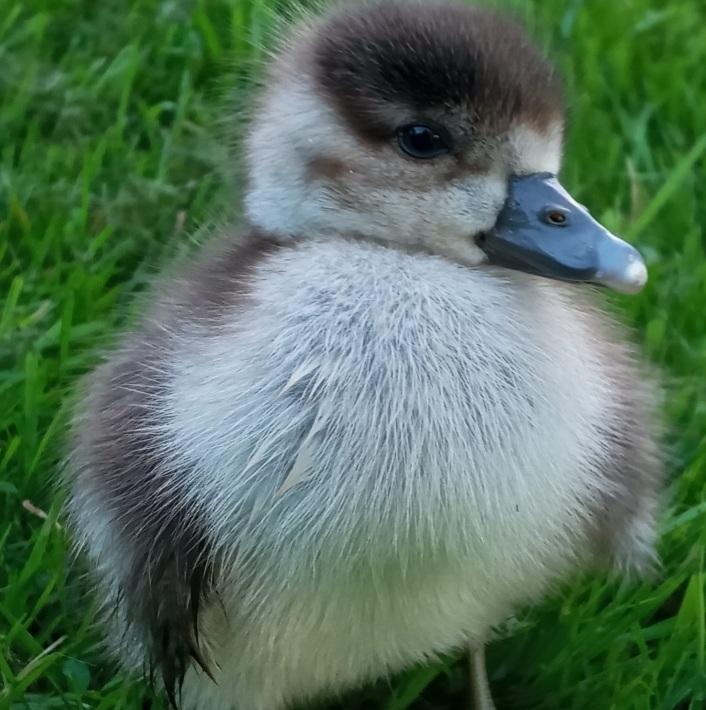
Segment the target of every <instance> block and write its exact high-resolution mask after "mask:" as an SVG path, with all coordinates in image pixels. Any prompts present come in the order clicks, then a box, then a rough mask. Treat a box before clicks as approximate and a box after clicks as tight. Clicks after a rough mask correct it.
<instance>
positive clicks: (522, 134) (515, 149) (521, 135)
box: [509, 122, 563, 175]
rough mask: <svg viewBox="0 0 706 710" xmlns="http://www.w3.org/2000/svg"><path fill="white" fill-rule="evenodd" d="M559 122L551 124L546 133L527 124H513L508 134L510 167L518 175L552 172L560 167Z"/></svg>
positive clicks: (560, 136)
mask: <svg viewBox="0 0 706 710" xmlns="http://www.w3.org/2000/svg"><path fill="white" fill-rule="evenodd" d="M562 132H563V130H562V125H561V123H558V122H557V123H554V124H552V125H551V126H550V127H549V129H548V130H547V132H546V133H538V132H537V131H535V130H533V129H532V128H528V127H527V126H515V127H514V128H513V129H512V130H511V131H510V135H509V143H510V150H511V155H512V167H513V170H514V172H516V173H517V174H519V175H530V174H532V173H553V174H554V175H556V174H557V173H558V172H559V168H560V167H561V140H562Z"/></svg>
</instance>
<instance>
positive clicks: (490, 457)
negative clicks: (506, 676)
mask: <svg viewBox="0 0 706 710" xmlns="http://www.w3.org/2000/svg"><path fill="white" fill-rule="evenodd" d="M582 318H583V317H582V314H580V313H572V312H571V311H570V309H569V306H568V304H567V303H566V300H565V298H564V296H563V292H562V291H561V290H560V289H551V288H546V287H545V285H544V284H542V283H539V282H538V281H537V280H534V279H528V278H522V277H518V278H514V277H510V279H507V278H504V277H503V276H501V275H499V274H497V273H494V272H490V271H487V272H486V271H483V270H481V269H478V270H468V269H463V268H461V267H458V266H455V265H452V264H450V263H448V262H445V261H442V260H438V259H432V258H428V257H421V256H409V255H404V254H400V253H398V252H394V251H391V250H387V249H382V248H378V247H371V246H361V245H355V244H348V243H331V244H313V245H310V246H309V247H306V248H300V249H292V250H284V251H283V252H282V253H281V254H280V255H277V256H276V257H273V258H271V259H270V261H268V262H267V264H266V265H265V266H264V267H262V268H261V269H260V271H259V272H258V274H257V278H256V280H255V281H254V283H253V291H252V294H251V300H250V302H249V303H248V306H247V309H246V311H245V312H240V313H238V314H235V313H234V315H233V321H232V323H227V324H226V326H225V327H224V329H223V330H222V332H220V333H218V334H215V335H212V336H210V337H207V338H199V339H195V338H194V339H187V338H184V339H183V341H182V342H181V346H180V350H179V351H178V353H177V354H176V355H175V357H174V362H173V364H172V370H173V376H172V379H171V385H170V389H169V392H170V395H169V399H168V403H167V412H166V414H167V419H168V421H169V422H170V424H171V427H170V431H171V432H173V433H174V434H173V442H172V445H171V448H172V450H173V452H174V453H175V455H177V456H179V457H181V458H182V459H186V460H188V462H189V467H188V468H189V470H190V471H191V473H190V476H191V481H192V485H193V490H194V494H195V495H196V496H198V497H204V496H206V497H207V498H208V500H209V509H210V510H211V511H212V512H213V517H214V524H216V525H217V527H218V528H219V529H221V530H222V537H223V539H228V540H229V541H231V542H232V543H233V544H235V543H234V541H235V540H236V539H238V538H240V540H241V542H240V543H239V547H240V549H241V551H242V547H243V543H242V540H243V539H247V540H248V541H249V542H248V544H251V545H252V546H253V548H254V549H255V548H256V549H257V550H258V552H257V555H269V554H271V553H270V552H268V550H272V549H274V550H276V551H277V553H278V554H279V553H280V552H281V551H282V550H283V549H285V548H287V549H289V551H290V552H291V553H292V554H294V553H296V554H297V555H300V556H301V555H303V556H304V557H306V556H307V555H309V556H311V559H312V560H313V559H314V558H317V559H319V558H320V556H321V554H324V553H323V552H322V550H325V554H326V555H329V556H332V557H338V558H341V557H343V556H345V555H350V554H351V551H353V552H354V553H355V552H361V554H364V556H366V555H367V556H374V555H375V554H378V553H377V552H376V550H379V551H382V550H389V549H390V546H392V547H394V548H395V549H396V550H398V553H399V554H401V555H402V556H403V557H404V556H405V555H409V556H411V557H414V556H419V555H424V554H427V553H432V552H433V551H434V550H435V549H438V548H440V547H441V548H444V549H446V550H450V551H452V553H458V554H463V555H464V556H468V555H471V556H473V557H477V556H478V555H483V554H484V551H488V550H490V551H493V550H497V549H505V548H507V549H508V551H509V550H510V549H511V548H512V546H513V545H515V544H516V542H517V541H518V540H522V539H524V540H527V539H528V538H531V537H532V536H535V539H536V540H537V541H539V542H538V544H537V548H538V549H542V548H546V547H547V546H546V545H544V544H543V542H541V541H550V542H551V543H552V545H555V546H556V547H560V546H561V545H564V546H568V547H571V545H567V538H569V537H571V534H570V533H569V532H568V531H569V530H570V529H571V528H572V524H573V528H574V529H575V528H577V527H580V520H581V518H582V517H585V516H586V515H587V514H588V513H587V510H588V508H589V507H590V504H591V502H592V501H593V500H594V498H595V495H596V493H597V492H598V490H599V488H600V486H601V482H600V478H599V476H598V475H597V474H596V473H595V471H596V469H597V468H598V467H599V466H600V463H601V457H602V455H603V449H604V446H603V442H602V441H601V438H600V435H599V431H600V425H601V422H602V421H603V420H604V419H605V418H606V416H609V414H610V412H609V410H610V393H609V392H608V391H607V389H606V388H607V385H606V384H605V383H604V382H603V377H602V371H601V366H600V362H599V361H598V360H597V358H596V357H594V355H593V351H592V349H591V342H590V336H589V333H588V330H587V326H586V323H585V321H584V320H583V319H582ZM577 521H579V522H577ZM519 547H520V548H521V547H522V546H519ZM290 548H291V549H290ZM363 551H365V552H363ZM524 553H526V550H523V549H519V548H518V549H517V550H516V551H515V552H513V553H510V552H508V554H509V555H510V556H511V557H513V558H514V557H515V556H517V557H518V558H519V557H520V556H521V555H522V554H524ZM380 554H384V553H382V552H380ZM493 554H494V553H493ZM353 556H354V557H355V554H354V555H353Z"/></svg>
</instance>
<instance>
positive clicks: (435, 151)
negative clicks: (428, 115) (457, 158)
mask: <svg viewBox="0 0 706 710" xmlns="http://www.w3.org/2000/svg"><path fill="white" fill-rule="evenodd" d="M397 141H398V142H399V144H400V148H402V150H403V151H404V152H405V153H407V155H411V156H412V157H413V158H419V159H422V160H424V159H427V158H436V157H437V156H439V155H442V154H443V153H448V152H449V150H450V149H451V148H450V146H449V144H448V142H447V141H446V139H445V138H444V137H443V136H441V135H440V134H439V132H438V131H435V130H434V129H433V128H429V126H422V125H419V124H410V125H409V126H402V128H400V129H398V130H397Z"/></svg>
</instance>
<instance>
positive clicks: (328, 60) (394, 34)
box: [313, 2, 563, 139]
mask: <svg viewBox="0 0 706 710" xmlns="http://www.w3.org/2000/svg"><path fill="white" fill-rule="evenodd" d="M313 50H314V55H313V56H314V71H315V74H316V79H317V82H318V84H319V85H320V86H321V87H323V89H324V91H325V92H326V93H327V95H328V96H329V98H330V99H332V100H333V103H334V105H336V106H337V107H338V109H339V110H340V111H341V113H342V114H343V115H344V116H346V117H348V118H349V119H350V120H351V121H352V122H353V123H354V124H355V126H356V128H357V129H358V130H359V131H361V132H362V133H364V134H366V135H367V136H368V137H370V138H376V137H377V138H380V139H387V138H389V137H390V133H391V131H394V128H395V126H390V125H387V123H388V122H387V121H386V120H385V118H384V117H385V115H386V114H389V111H385V110H384V105H385V104H387V105H388V106H389V105H390V104H392V105H393V106H395V107H399V108H403V109H407V110H409V111H412V112H420V113H421V112H424V111H428V110H430V109H436V110H452V111H453V110H454V109H456V110H457V111H458V110H459V109H460V110H462V111H463V112H464V113H465V114H467V115H468V116H469V117H470V118H471V120H472V122H473V123H474V124H478V125H481V126H485V127H486V128H489V129H491V130H493V132H495V131H501V130H503V129H504V128H506V127H507V126H509V125H510V124H512V123H515V122H517V123H522V124H525V125H529V126H531V127H533V128H535V129H537V130H540V131H542V130H543V129H546V127H547V126H548V125H549V124H550V123H552V122H554V121H557V120H560V119H561V117H562V114H563V102H562V95H561V87H560V84H559V82H558V80H557V78H556V77H555V75H554V72H553V71H552V68H551V67H550V65H549V64H548V63H547V61H546V60H545V58H544V57H543V56H542V54H541V52H540V51H539V50H538V48H537V47H536V46H535V45H534V44H533V43H532V42H531V41H530V39H529V38H528V36H527V35H526V33H525V32H524V31H523V30H522V29H521V28H520V27H519V26H518V25H517V24H515V23H514V22H513V21H512V20H510V19H509V18H507V17H504V16H502V15H498V14H496V13H495V12H492V11H490V10H487V9H484V8H478V7H470V6H467V5H457V4H446V3H439V2H429V3H426V4H418V3H416V2H383V3H380V4H369V5H356V6H352V7H347V8H344V9H340V10H338V11H337V12H335V13H334V14H333V15H331V16H329V17H328V19H326V20H325V21H324V22H323V23H322V25H320V27H319V28H318V30H317V32H316V35H315V38H314V45H313Z"/></svg>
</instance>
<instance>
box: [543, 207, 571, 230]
mask: <svg viewBox="0 0 706 710" xmlns="http://www.w3.org/2000/svg"><path fill="white" fill-rule="evenodd" d="M540 218H541V220H542V221H543V222H544V223H545V224H548V225H549V226H550V227H566V226H567V225H568V224H569V215H568V213H567V211H566V210H564V209H562V208H560V207H545V208H544V209H543V210H542V213H541V217H540Z"/></svg>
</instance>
